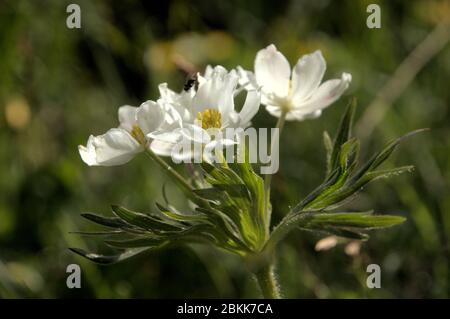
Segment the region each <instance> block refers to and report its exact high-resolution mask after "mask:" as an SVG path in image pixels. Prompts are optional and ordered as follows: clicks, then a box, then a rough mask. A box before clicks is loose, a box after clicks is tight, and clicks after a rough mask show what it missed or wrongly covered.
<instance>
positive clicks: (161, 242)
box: [105, 237, 170, 248]
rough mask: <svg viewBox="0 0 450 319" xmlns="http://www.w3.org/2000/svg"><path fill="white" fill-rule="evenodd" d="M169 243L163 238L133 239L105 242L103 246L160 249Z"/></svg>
mask: <svg viewBox="0 0 450 319" xmlns="http://www.w3.org/2000/svg"><path fill="white" fill-rule="evenodd" d="M169 242H170V241H169V240H168V239H165V238H151V237H142V238H133V239H127V240H105V244H107V245H108V246H111V247H115V248H139V247H150V248H161V247H163V246H165V245H166V244H168V243H169Z"/></svg>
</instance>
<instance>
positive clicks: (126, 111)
mask: <svg viewBox="0 0 450 319" xmlns="http://www.w3.org/2000/svg"><path fill="white" fill-rule="evenodd" d="M137 110H138V108H137V107H135V106H131V105H124V106H121V107H120V108H119V111H118V115H119V122H120V126H119V127H121V128H123V129H124V130H127V131H128V132H131V130H132V129H133V125H135V124H136V112H137Z"/></svg>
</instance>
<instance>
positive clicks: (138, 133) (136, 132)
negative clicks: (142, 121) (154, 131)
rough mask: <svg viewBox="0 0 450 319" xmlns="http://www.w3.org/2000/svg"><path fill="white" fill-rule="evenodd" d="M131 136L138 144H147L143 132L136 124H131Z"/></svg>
mask: <svg viewBox="0 0 450 319" xmlns="http://www.w3.org/2000/svg"><path fill="white" fill-rule="evenodd" d="M130 133H131V136H133V137H134V139H135V140H136V141H138V143H139V144H141V145H145V144H147V139H146V138H145V134H144V132H142V130H141V128H140V127H139V126H138V125H133V129H132V130H131V132H130Z"/></svg>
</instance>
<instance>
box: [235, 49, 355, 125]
mask: <svg viewBox="0 0 450 319" xmlns="http://www.w3.org/2000/svg"><path fill="white" fill-rule="evenodd" d="M325 70H326V63H325V60H324V58H323V56H322V53H321V52H320V51H315V52H314V53H312V54H307V55H304V56H303V57H302V58H301V59H299V60H298V62H297V64H296V65H295V67H294V69H293V70H292V72H291V67H290V65H289V62H288V61H287V60H286V58H285V57H284V55H283V54H282V53H281V52H279V51H278V50H277V48H276V47H275V45H273V44H271V45H269V46H268V47H266V48H265V49H262V50H260V51H259V52H258V53H257V55H256V58H255V74H254V76H253V75H252V74H251V72H249V71H244V70H243V69H242V68H240V69H239V74H240V77H241V81H242V82H245V83H246V85H247V86H250V87H261V103H262V104H264V105H266V109H267V111H268V112H269V113H270V114H272V115H273V116H276V117H279V116H280V115H281V114H282V112H286V119H287V120H303V119H306V118H315V117H318V116H320V115H321V112H322V109H324V108H326V107H327V106H329V105H330V104H331V103H333V102H335V101H336V100H337V99H338V98H339V97H340V96H341V95H342V93H344V91H345V90H346V89H347V88H348V86H349V83H350V82H351V79H352V77H351V75H350V74H349V73H342V76H341V78H340V79H333V80H328V81H325V82H323V83H322V84H321V81H322V78H323V76H324V73H325Z"/></svg>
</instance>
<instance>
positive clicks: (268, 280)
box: [255, 263, 281, 299]
mask: <svg viewBox="0 0 450 319" xmlns="http://www.w3.org/2000/svg"><path fill="white" fill-rule="evenodd" d="M255 276H256V279H257V281H258V284H259V287H260V288H261V291H262V294H263V296H264V298H266V299H281V293H280V286H279V284H278V281H277V278H276V275H275V271H274V265H273V263H269V264H266V265H264V266H263V267H261V268H260V269H259V270H258V271H256V272H255Z"/></svg>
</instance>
